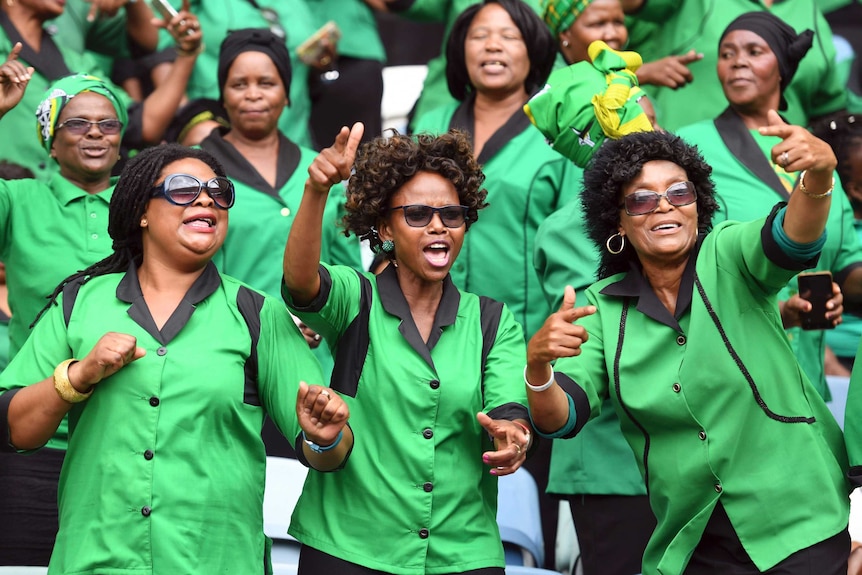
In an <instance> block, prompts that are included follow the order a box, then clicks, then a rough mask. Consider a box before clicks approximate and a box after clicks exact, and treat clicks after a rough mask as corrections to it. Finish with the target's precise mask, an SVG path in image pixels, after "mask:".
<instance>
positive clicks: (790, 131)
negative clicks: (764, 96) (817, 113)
mask: <svg viewBox="0 0 862 575" xmlns="http://www.w3.org/2000/svg"><path fill="white" fill-rule="evenodd" d="M768 115H769V125H768V126H766V127H763V128H760V133H761V134H763V135H765V136H778V137H779V138H781V139H782V142H781V143H779V144H776V145H775V147H773V148H772V160H773V161H774V162H775V163H777V164H778V165H780V166H783V167H784V169H785V170H786V171H788V172H801V175H800V178H799V182H798V183H797V184H796V188H795V189H794V190H793V193H792V194H791V195H790V200H789V201H788V203H787V213H786V214H785V216H784V232H785V233H786V234H787V237H788V238H790V239H791V240H793V241H794V242H799V243H811V242H813V241H816V240H817V239H818V238H820V236H821V235H822V234H823V230H824V229H825V228H826V220H827V218H828V217H829V207H830V205H831V203H832V198H831V196H832V188H833V185H834V183H835V181H834V179H833V175H834V172H835V166H837V165H838V160H837V159H836V158H835V154H834V153H833V151H832V148H831V147H830V146H829V144H827V143H826V142H824V141H823V140H821V139H819V138H817V137H816V136H814V135H813V134H812V133H811V132H809V131H808V130H806V129H805V128H803V127H801V126H792V125H790V124H787V123H785V122H784V120H782V119H781V117H780V116H779V115H778V113H777V112H775V110H770V111H769V113H768Z"/></svg>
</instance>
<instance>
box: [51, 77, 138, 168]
mask: <svg viewBox="0 0 862 575" xmlns="http://www.w3.org/2000/svg"><path fill="white" fill-rule="evenodd" d="M81 92H95V93H96V94H99V95H101V96H104V97H105V98H107V99H108V101H110V102H111V105H113V106H114V110H116V112H117V119H118V120H120V122H122V123H123V129H122V131H121V132H120V135H121V136H122V134H124V133H125V131H126V125H127V124H128V123H129V114H128V112H127V111H126V107H125V106H124V105H123V103H122V98H121V96H120V94H119V93H118V92H117V91H116V90H115V89H114V88H112V87H111V86H109V85H108V84H106V83H105V81H104V80H102V79H101V78H98V77H96V76H90V75H89V74H75V75H73V76H66V77H65V78H60V79H59V80H57V81H56V82H54V83H53V84H51V85H50V86H48V89H47V90H46V91H45V95H44V96H42V101H41V102H40V103H39V107H38V108H36V122H37V125H36V129H37V131H38V133H39V139H40V140H41V141H42V146H43V147H44V148H45V151H46V152H48V153H51V144H52V143H53V142H54V131H55V129H56V128H57V121H58V120H59V118H60V112H62V111H63V108H64V107H65V106H66V104H68V103H69V101H70V100H71V99H72V98H74V97H75V96H77V95H78V94H80V93H81Z"/></svg>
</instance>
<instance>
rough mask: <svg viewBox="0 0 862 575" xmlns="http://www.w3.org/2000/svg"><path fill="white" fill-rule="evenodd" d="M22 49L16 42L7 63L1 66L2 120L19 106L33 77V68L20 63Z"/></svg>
mask: <svg viewBox="0 0 862 575" xmlns="http://www.w3.org/2000/svg"><path fill="white" fill-rule="evenodd" d="M21 48H22V45H21V42H16V43H15V45H14V46H13V47H12V51H11V52H9V56H8V57H7V58H6V61H5V62H3V64H2V65H0V118H2V117H3V116H5V115H6V112H8V111H9V110H11V109H12V108H14V107H15V106H17V105H18V102H20V101H21V98H23V97H24V91H25V90H26V89H27V84H29V83H30V77H31V76H32V75H33V71H34V70H33V67H32V66H25V65H24V64H22V63H21V62H19V61H18V54H20V53H21Z"/></svg>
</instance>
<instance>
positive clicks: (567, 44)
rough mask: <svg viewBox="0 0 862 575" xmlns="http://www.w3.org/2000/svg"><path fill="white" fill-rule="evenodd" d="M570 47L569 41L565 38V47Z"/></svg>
mask: <svg viewBox="0 0 862 575" xmlns="http://www.w3.org/2000/svg"><path fill="white" fill-rule="evenodd" d="M568 47H569V41H568V40H563V48H568Z"/></svg>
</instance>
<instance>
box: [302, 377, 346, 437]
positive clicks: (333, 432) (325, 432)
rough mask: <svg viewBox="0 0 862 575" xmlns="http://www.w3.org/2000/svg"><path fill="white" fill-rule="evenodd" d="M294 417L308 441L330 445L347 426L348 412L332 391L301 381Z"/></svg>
mask: <svg viewBox="0 0 862 575" xmlns="http://www.w3.org/2000/svg"><path fill="white" fill-rule="evenodd" d="M296 416H297V418H298V419H299V426H300V427H301V428H302V431H304V432H305V437H306V438H307V439H308V440H309V441H313V442H314V443H317V444H318V445H331V444H332V443H333V442H334V441H335V439H336V438H337V437H338V434H339V432H340V431H341V430H342V429H343V428H344V426H345V425H346V424H347V419H348V417H349V416H350V410H349V409H348V407H347V404H346V403H344V400H343V399H341V396H340V395H338V393H336V392H335V391H333V390H332V389H330V388H328V387H324V386H322V385H308V384H307V383H305V382H304V381H301V382H299V391H298V392H297V394H296Z"/></svg>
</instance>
